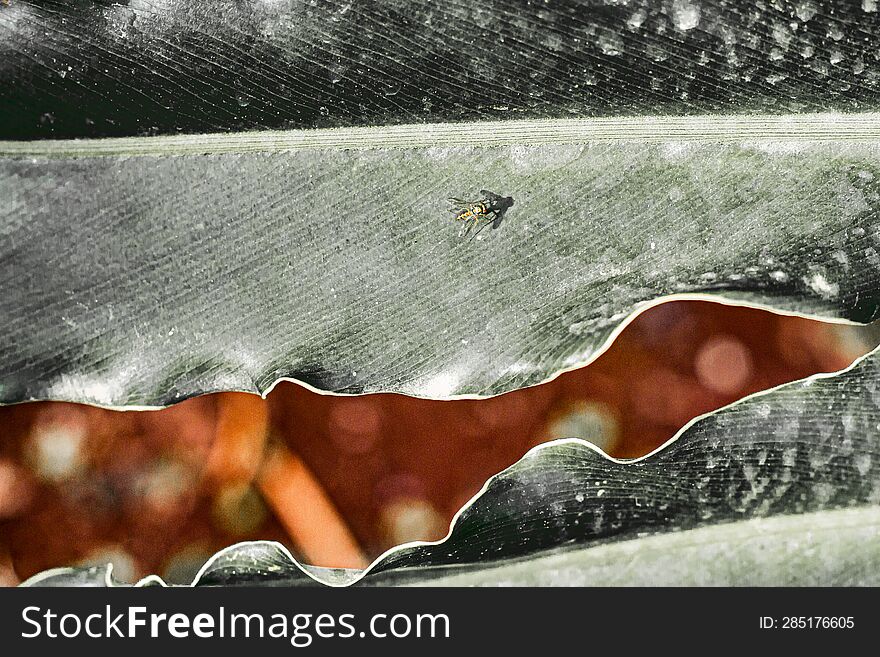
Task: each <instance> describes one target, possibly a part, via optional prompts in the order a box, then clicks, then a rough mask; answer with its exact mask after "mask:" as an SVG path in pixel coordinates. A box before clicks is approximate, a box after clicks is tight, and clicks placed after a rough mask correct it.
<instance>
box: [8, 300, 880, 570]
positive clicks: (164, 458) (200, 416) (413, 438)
mask: <svg viewBox="0 0 880 657" xmlns="http://www.w3.org/2000/svg"><path fill="white" fill-rule="evenodd" d="M875 333H876V331H873V330H872V329H870V328H868V329H865V328H863V327H852V326H843V325H836V324H828V323H822V322H817V321H811V320H807V319H803V318H796V317H788V316H781V315H776V314H773V313H769V312H765V311H760V310H756V309H749V308H742V307H735V306H726V305H721V304H713V303H707V302H697V301H693V302H691V301H687V302H685V301H675V302H670V303H664V304H661V305H659V306H655V307H653V308H651V309H649V310H647V311H645V312H644V313H642V314H641V315H640V316H639V317H637V318H636V319H635V321H634V322H633V323H632V324H630V325H629V326H628V327H627V328H626V329H625V330H624V331H623V332H622V333H621V335H620V336H619V337H618V338H617V340H616V341H615V342H614V344H613V345H612V346H611V347H610V348H609V349H608V351H607V352H605V353H604V354H603V355H602V356H600V357H599V358H598V359H597V360H596V361H595V362H594V363H592V364H591V365H589V366H587V367H584V368H581V369H578V370H576V371H572V372H567V373H565V374H562V375H561V376H559V377H558V378H556V379H555V380H553V381H551V382H549V383H545V384H542V385H539V386H535V387H532V388H527V389H524V390H519V391H516V392H512V393H509V394H505V395H501V396H499V397H494V398H490V399H483V400H459V401H430V400H420V399H413V398H410V397H405V396H402V395H394V394H378V395H364V396H357V397H340V396H333V395H321V394H317V393H314V392H311V391H309V390H306V389H305V388H303V387H301V386H299V385H297V384H294V383H281V384H279V385H278V386H277V387H276V388H275V389H274V390H273V392H272V393H270V394H269V396H268V398H267V399H266V400H263V399H261V398H259V397H258V396H255V395H249V394H245V393H222V394H216V395H207V396H204V397H200V398H196V399H191V400H188V401H185V402H182V403H180V404H178V405H176V406H173V407H171V408H167V409H164V410H161V411H125V412H123V411H110V410H104V409H99V408H94V407H89V406H82V405H77V404H69V403H59V402H39V403H30V404H22V405H18V406H10V407H5V408H0V427H2V433H3V437H2V440H0V585H15V584H17V583H19V582H20V581H21V580H23V579H24V578H27V577H29V576H31V575H33V574H35V573H37V572H39V571H41V570H44V569H47V568H50V567H56V566H63V565H74V564H91V563H106V562H108V561H109V562H113V563H114V572H115V574H116V576H117V577H118V578H120V579H122V580H127V581H134V580H136V579H137V578H140V577H143V576H144V575H146V574H149V573H158V574H160V575H162V576H164V577H165V578H166V579H167V580H168V581H170V582H178V583H188V582H189V581H191V579H192V577H193V575H194V574H195V572H196V570H197V569H198V567H199V566H200V565H201V564H202V563H203V562H204V561H205V560H206V559H207V558H208V557H209V556H210V555H211V554H212V553H214V552H215V551H217V550H218V549H220V548H223V547H226V546H228V545H230V544H232V543H235V542H238V541H241V540H250V539H272V540H278V541H281V542H282V543H284V544H285V545H287V546H288V547H289V548H290V550H291V551H292V552H293V553H294V554H295V555H297V556H298V557H300V558H301V559H302V560H304V561H305V562H307V563H311V564H315V565H323V566H347V567H363V566H364V565H366V564H367V563H369V561H371V560H372V559H374V558H375V557H376V556H378V555H379V554H381V553H382V552H383V551H385V550H387V549H388V548H390V547H392V546H394V545H398V544H400V543H403V542H406V541H410V540H416V539H428V540H433V539H438V538H441V537H442V536H444V535H445V534H446V532H447V530H448V527H449V523H450V520H451V519H452V516H453V515H454V514H455V513H456V511H458V510H459V509H460V508H461V506H462V505H463V504H465V503H466V502H467V500H468V499H470V498H471V497H472V496H473V495H474V494H475V493H477V492H478V491H479V489H480V488H481V487H482V485H483V484H484V482H485V481H486V479H487V478H489V477H490V476H492V475H493V474H495V473H497V472H499V471H500V470H502V469H504V468H505V467H507V466H509V465H511V464H512V463H514V462H515V461H516V460H518V459H519V458H520V457H521V456H522V455H523V454H524V453H525V452H526V451H527V450H528V449H529V448H531V447H533V446H535V445H537V444H540V443H542V442H545V441H547V440H552V439H554V438H561V437H581V438H584V439H586V440H590V441H592V442H594V443H596V444H597V445H599V446H600V447H602V449H604V450H605V451H606V452H608V453H609V454H611V455H613V456H618V457H636V456H640V455H643V454H646V453H648V452H650V451H652V450H653V449H655V448H657V447H658V446H660V445H662V444H663V443H664V442H665V441H667V440H669V439H670V438H671V437H672V436H673V435H674V434H675V433H676V431H678V430H679V429H680V428H681V427H682V426H683V425H684V424H686V423H687V422H688V421H689V420H690V419H692V418H693V417H695V416H697V415H700V414H702V413H705V412H708V411H711V410H713V409H716V408H719V407H721V406H723V405H725V404H728V403H730V402H732V401H734V400H736V399H738V398H741V397H743V396H745V395H747V394H750V393H753V392H757V391H759V390H763V389H766V388H770V387H773V386H776V385H779V384H781V383H784V382H787V381H792V380H796V379H799V378H803V377H805V376H809V375H811V374H814V373H817V372H831V371H836V370H839V369H843V368H844V367H846V366H847V365H849V364H850V363H851V362H852V361H853V360H854V359H855V358H856V357H858V356H859V355H861V354H864V353H866V352H867V351H868V350H869V349H870V348H872V347H873V345H874V343H875V342H876V340H875V339H874V338H873V336H874V335H875Z"/></svg>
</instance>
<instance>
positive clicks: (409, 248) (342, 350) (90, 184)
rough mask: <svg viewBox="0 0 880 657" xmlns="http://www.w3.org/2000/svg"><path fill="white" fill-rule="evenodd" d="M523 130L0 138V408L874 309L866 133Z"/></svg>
mask: <svg viewBox="0 0 880 657" xmlns="http://www.w3.org/2000/svg"><path fill="white" fill-rule="evenodd" d="M528 125H529V124H523V123H517V124H512V125H509V126H507V127H506V128H505V129H501V128H499V127H498V126H497V125H495V126H490V125H488V124H471V125H468V126H437V127H432V126H421V127H419V126H410V127H406V128H375V129H362V130H346V131H325V132H320V131H319V132H310V133H309V132H307V133H268V134H250V135H233V136H215V137H204V138H202V137H192V138H190V137H169V138H164V137H157V138H145V139H125V140H110V141H102V140H98V141H83V142H29V143H17V142H5V143H0V154H2V153H5V156H3V157H0V281H2V283H3V286H4V289H5V290H7V291H8V292H7V293H6V294H5V295H4V297H3V299H2V301H0V304H2V305H0V316H2V317H4V318H5V319H4V325H5V327H6V338H7V342H6V344H7V345H8V346H7V347H6V348H5V349H3V350H2V351H0V372H2V374H0V400H2V402H3V403H12V402H18V401H25V400H34V399H58V400H68V401H78V402H87V403H93V404H101V405H106V406H117V407H118V406H127V407H143V406H151V407H152V406H162V405H165V404H168V403H172V402H174V401H177V400H180V399H183V398H185V397H189V396H193V395H198V394H202V393H206V392H213V391H217V390H229V389H235V390H248V391H252V392H260V393H265V392H266V391H267V390H269V389H270V388H271V387H272V385H273V384H274V383H275V382H276V381H277V380H279V379H280V378H282V377H287V378H293V379H297V380H299V381H302V382H305V383H306V384H309V385H311V386H314V387H315V388H318V389H320V390H326V391H333V392H344V393H361V392H378V391H393V392H402V393H407V394H411V395H417V396H423V397H436V398H449V397H454V396H460V395H489V394H497V393H502V392H506V391H509V390H514V389H517V388H521V387H523V386H527V385H532V384H535V383H539V382H541V381H545V380H547V379H549V378H551V377H552V376H554V375H556V374H557V373H559V372H560V371H561V370H564V369H567V368H572V367H576V366H580V365H583V364H585V363H587V362H589V361H590V360H591V359H592V358H594V357H595V356H596V355H597V353H598V352H599V351H600V350H601V349H602V348H603V347H604V346H605V345H606V344H607V343H608V341H609V340H610V339H611V337H612V336H613V335H614V333H615V331H617V330H619V329H620V327H621V326H622V325H623V324H624V323H626V322H627V321H629V319H630V318H631V317H632V316H633V313H635V312H638V311H639V310H640V309H643V308H644V307H645V305H646V304H652V303H657V302H658V300H662V299H668V298H671V297H681V296H689V297H691V298H693V297H696V298H712V299H717V300H728V301H736V302H748V303H751V304H754V305H760V306H764V307H772V308H776V309H780V310H783V311H790V312H798V313H804V314H809V315H813V316H820V317H826V318H835V319H846V320H852V321H857V322H867V321H870V320H872V319H874V318H876V317H877V316H878V307H880V284H878V281H880V254H878V249H880V222H878V220H877V213H878V210H880V159H878V143H880V142H878V135H877V133H876V132H875V125H876V117H874V116H873V115H871V116H854V117H833V116H813V117H802V118H801V119H798V120H795V121H792V120H790V119H774V118H771V117H749V118H747V119H743V118H740V119H734V118H724V117H716V118H685V119H665V120H662V121H655V122H646V121H645V120H642V119H627V120H623V119H622V120H615V121H610V122H608V121H598V120H596V121H569V122H559V121H556V122H549V123H546V124H543V126H542V131H541V132H540V133H537V134H535V133H533V132H531V131H529V130H528ZM634 131H635V133H634ZM634 134H635V136H634ZM645 134H650V135H653V136H652V138H651V139H649V140H647V141H646V140H645V139H644V135H645ZM669 134H674V135H675V136H674V137H669V136H668V135H669ZM721 135H724V136H723V138H722V137H721ZM484 136H485V139H486V140H489V142H488V143H487V144H483V143H481V142H482V141H483V139H484ZM633 139H636V141H633ZM538 142H540V143H538ZM561 142H565V143H561ZM382 143H387V144H388V145H395V146H399V148H382V147H380V146H379V145H380V144H382ZM133 155H137V156H136V157H135V156H133ZM480 189H488V190H491V191H493V192H495V193H497V194H501V195H503V196H510V197H512V198H513V203H514V204H513V206H512V207H510V208H509V209H508V210H507V211H506V212H505V214H504V215H503V221H502V222H501V224H500V226H498V227H497V229H492V228H488V229H486V230H483V231H482V233H480V234H479V236H478V237H477V239H474V240H471V241H468V240H467V239H464V240H463V239H461V238H459V237H458V232H459V227H458V226H457V225H456V221H455V220H454V216H453V215H452V214H451V213H450V212H448V209H447V207H446V204H447V201H446V199H447V197H450V196H458V197H464V198H466V199H474V198H479V195H480V192H479V190H480Z"/></svg>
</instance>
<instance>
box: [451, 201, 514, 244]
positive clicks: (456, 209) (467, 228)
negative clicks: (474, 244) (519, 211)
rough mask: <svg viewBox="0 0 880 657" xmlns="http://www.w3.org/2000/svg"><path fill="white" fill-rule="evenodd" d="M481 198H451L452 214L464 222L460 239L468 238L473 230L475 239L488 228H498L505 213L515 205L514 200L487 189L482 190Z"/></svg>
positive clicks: (472, 237) (457, 219) (459, 234)
mask: <svg viewBox="0 0 880 657" xmlns="http://www.w3.org/2000/svg"><path fill="white" fill-rule="evenodd" d="M480 195H481V196H482V198H480V199H479V200H477V201H463V200H461V199H460V198H450V199H449V202H450V203H451V204H452V207H451V208H449V210H450V212H452V213H453V214H454V215H455V219H456V221H460V222H462V226H461V230H460V231H459V233H458V236H459V237H465V236H467V235H468V234H469V233H470V232H471V231H472V230H474V229H476V232H475V233H474V234H473V235H472V236H471V239H474V238H475V237H476V236H477V235H479V234H480V231H482V230H483V229H484V228H485V227H486V226H489V225H491V226H492V228H498V226H500V225H501V219H502V217H503V215H504V212H505V211H506V210H507V208H509V207H510V206H511V205H513V198H511V197H509V196H507V197H505V196H499V195H498V194H495V193H493V192H490V191H488V190H485V189H481V190H480Z"/></svg>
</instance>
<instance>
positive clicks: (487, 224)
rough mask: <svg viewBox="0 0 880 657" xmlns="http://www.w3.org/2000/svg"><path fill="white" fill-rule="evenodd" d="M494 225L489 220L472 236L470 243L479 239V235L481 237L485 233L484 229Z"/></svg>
mask: <svg viewBox="0 0 880 657" xmlns="http://www.w3.org/2000/svg"><path fill="white" fill-rule="evenodd" d="M492 223H493V222H492V221H488V220H487V221H485V222H484V223H483V225H482V226H480V228H479V229H478V230H477V232H476V233H474V234H473V235H471V239H470V240H468V241H469V242H470V241H472V240H475V239H477V235H479V234H480V233H482V232H483V229H484V228H485V227H486V226H489V225H491V224H492Z"/></svg>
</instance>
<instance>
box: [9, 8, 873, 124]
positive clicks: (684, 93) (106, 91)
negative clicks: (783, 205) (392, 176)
mask: <svg viewBox="0 0 880 657" xmlns="http://www.w3.org/2000/svg"><path fill="white" fill-rule="evenodd" d="M878 21H880V14H878V13H877V12H876V11H871V6H870V5H869V4H868V3H861V4H860V3H859V2H824V3H814V2H809V3H806V2H799V3H797V4H796V5H795V6H792V3H790V2H784V3H783V2H774V3H750V4H749V6H748V10H745V9H744V8H743V5H742V3H741V2H739V1H738V0H700V1H697V0H686V1H685V0H682V1H677V2H674V3H659V2H648V1H645V0H636V1H633V2H625V3H624V2H619V1H618V0H600V1H599V2H589V3H584V2H581V1H579V0H558V1H555V2H552V3H532V4H527V3H523V2H516V1H512V0H488V1H484V2H480V3H464V2H458V1H454V0H435V1H434V2H431V3H419V2H410V1H408V0H394V1H389V2H381V3H353V2H350V1H349V0H330V1H327V2H324V1H322V2H319V3H316V2H311V1H309V0H287V1H285V2H265V1H264V0H236V1H235V2H231V1H229V0H199V1H198V2H161V3H156V2H144V1H143V0H128V1H125V2H109V1H104V0H102V1H100V2H89V1H88V0H76V1H72V0H41V1H40V2H29V1H26V0H12V1H11V2H9V3H4V4H2V5H0V46H2V48H3V50H2V55H3V56H2V57H0V88H2V89H3V93H2V94H0V117H3V119H2V122H0V138H7V139H31V138H46V137H52V136H55V137H97V136H109V135H115V136H122V135H135V134H155V133H162V134H174V133H176V132H178V131H183V132H187V133H204V132H216V131H230V130H248V129H261V128H262V129H266V128H312V127H328V126H338V125H376V124H402V123H421V122H443V121H474V120H487V119H492V118H531V119H534V118H563V117H569V116H581V117H583V116H600V115H605V116H607V115H633V114H641V115H652V114H701V113H730V112H737V113H756V112H765V113H766V112H771V113H797V112H817V111H865V110H876V109H877V108H878V107H880V103H878V100H880V98H878V88H880V87H878V84H877V82H878V79H880V63H878V60H877V59H876V57H875V54H876V48H875V46H876V42H877V39H876V36H877V33H878Z"/></svg>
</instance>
